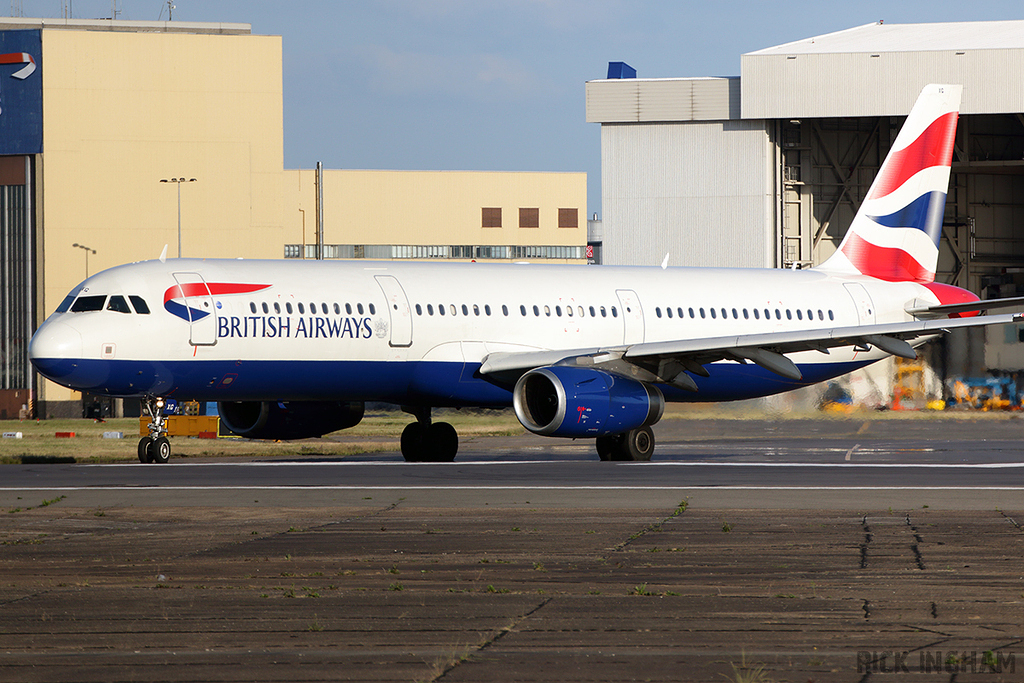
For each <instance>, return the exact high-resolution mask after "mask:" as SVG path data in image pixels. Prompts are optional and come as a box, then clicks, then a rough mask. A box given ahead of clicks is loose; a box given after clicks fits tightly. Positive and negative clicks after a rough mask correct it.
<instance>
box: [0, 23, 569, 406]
mask: <svg viewBox="0 0 1024 683" xmlns="http://www.w3.org/2000/svg"><path fill="white" fill-rule="evenodd" d="M282 112H283V107H282V69H281V37H280V36H258V35H252V34H251V30H250V26H249V25H248V24H209V23H202V24H199V23H184V22H126V21H111V20H70V19H22V18H13V19H9V18H0V217H2V219H3V220H0V246H2V247H3V253H2V254H0V261H2V265H3V267H2V268H0V288H3V291H5V292H7V296H4V297H2V298H0V331H2V343H3V349H2V351H3V353H2V354H0V418H4V417H13V416H14V415H17V414H18V412H19V409H20V408H21V406H22V405H25V404H28V405H30V406H31V405H32V403H33V401H34V406H35V408H36V410H37V413H38V414H40V415H41V416H56V415H67V416H78V415H80V414H81V410H82V408H81V405H82V404H81V400H82V399H81V397H80V396H78V395H77V394H75V393H74V392H70V391H68V390H65V389H63V388H61V387H58V386H56V385H53V384H51V383H49V382H46V381H45V380H41V379H39V378H38V377H37V376H35V373H33V372H32V371H31V368H30V366H29V364H28V361H27V342H28V339H29V338H30V336H31V333H32V331H33V330H34V329H35V326H36V325H38V324H39V322H41V321H42V320H43V319H44V318H45V317H46V315H48V314H49V313H50V312H51V311H53V309H54V308H55V307H56V305H57V304H58V303H59V302H60V301H61V299H62V298H63V297H64V295H65V294H66V293H67V292H68V291H69V290H70V289H72V288H73V287H74V286H75V285H76V284H78V283H79V282H80V281H81V280H82V279H84V278H85V277H86V275H87V274H88V273H95V272H97V271H99V270H102V269H104V268H108V267H112V266H115V265H119V264H122V263H127V262H131V261H138V260H143V259H150V258H156V257H157V256H159V255H160V253H161V251H162V249H163V248H164V246H165V245H167V246H168V256H169V257H172V258H173V257H174V256H176V255H177V254H178V240H179V236H180V240H181V254H182V255H183V256H206V257H231V258H234V257H244V258H282V257H290V258H303V257H315V255H316V247H315V246H313V245H315V244H316V241H317V237H316V235H317V231H316V225H317V218H316V217H317V187H316V182H315V178H316V173H315V171H313V170H285V169H284V164H283V114H282ZM323 178H324V179H323V188H322V189H323V192H322V196H323V242H324V247H323V250H322V251H323V254H324V256H325V257H326V258H403V259H404V258H449V259H451V258H455V259H470V258H478V259H488V260H492V259H497V260H537V259H544V260H548V259H556V260H559V261H578V260H582V259H583V258H584V249H585V245H586V243H587V231H586V216H585V211H586V209H585V207H586V175H585V174H583V173H515V172H508V173H504V172H454V171H453V172H448V171H437V172H433V171H432V172H421V171H358V170H357V171H349V170H346V171H333V170H328V171H325V172H324V174H323ZM193 179H194V181H193ZM178 181H182V182H178ZM179 193H180V204H179ZM179 206H180V209H179ZM179 221H180V232H179Z"/></svg>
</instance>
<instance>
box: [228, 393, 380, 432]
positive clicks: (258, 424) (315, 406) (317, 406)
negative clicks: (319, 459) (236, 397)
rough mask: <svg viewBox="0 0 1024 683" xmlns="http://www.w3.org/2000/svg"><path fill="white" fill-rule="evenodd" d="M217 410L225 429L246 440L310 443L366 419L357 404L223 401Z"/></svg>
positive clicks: (361, 406)
mask: <svg viewBox="0 0 1024 683" xmlns="http://www.w3.org/2000/svg"><path fill="white" fill-rule="evenodd" d="M217 409H218V410H219V411H220V421H221V422H223V423H224V426H225V427H227V428H228V429H229V430H231V431H232V432H234V433H235V434H237V435H239V436H244V437H245V438H247V439H274V440H281V441H287V440H290V439H308V438H309V437H313V436H323V435H324V434H329V433H330V432H335V431H337V430H339V429H348V428H349V427H354V426H356V425H357V424H359V421H360V420H362V419H363V404H362V403H361V402H358V401H281V402H279V401H223V402H221V403H218V404H217Z"/></svg>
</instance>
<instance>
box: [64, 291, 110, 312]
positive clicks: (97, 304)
mask: <svg viewBox="0 0 1024 683" xmlns="http://www.w3.org/2000/svg"><path fill="white" fill-rule="evenodd" d="M106 300H107V295H106V294H98V295H94V296H80V297H78V298H77V299H75V303H73V304H72V305H71V312H72V313H84V312H86V311H102V310H103V304H104V302H105V301H106Z"/></svg>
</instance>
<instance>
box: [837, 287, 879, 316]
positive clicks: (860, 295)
mask: <svg viewBox="0 0 1024 683" xmlns="http://www.w3.org/2000/svg"><path fill="white" fill-rule="evenodd" d="M843 286H844V287H846V291H847V292H849V293H850V297H851V298H852V299H853V303H854V305H855V306H856V307H857V318H858V321H859V324H861V325H874V324H875V306H874V304H873V303H872V302H871V295H870V294H868V290H866V289H864V285H860V284H857V283H856V282H846V283H843Z"/></svg>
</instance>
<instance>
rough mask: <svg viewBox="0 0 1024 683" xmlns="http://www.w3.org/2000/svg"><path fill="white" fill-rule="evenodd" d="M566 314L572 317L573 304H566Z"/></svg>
mask: <svg viewBox="0 0 1024 683" xmlns="http://www.w3.org/2000/svg"><path fill="white" fill-rule="evenodd" d="M565 314H566V315H567V316H569V317H570V318H571V317H572V306H566V307H565Z"/></svg>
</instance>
